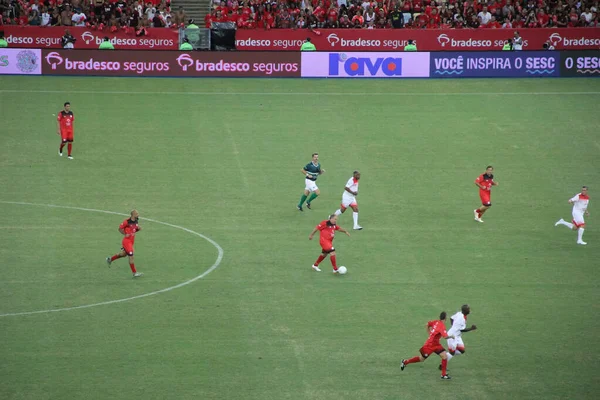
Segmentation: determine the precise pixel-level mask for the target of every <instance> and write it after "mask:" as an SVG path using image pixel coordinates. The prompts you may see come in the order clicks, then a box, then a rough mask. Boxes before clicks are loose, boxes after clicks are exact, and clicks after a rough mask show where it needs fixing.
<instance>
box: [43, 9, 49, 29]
mask: <svg viewBox="0 0 600 400" xmlns="http://www.w3.org/2000/svg"><path fill="white" fill-rule="evenodd" d="M50 20H51V19H50V14H49V13H48V8H47V7H43V8H42V26H50Z"/></svg>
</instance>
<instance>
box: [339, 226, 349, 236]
mask: <svg viewBox="0 0 600 400" xmlns="http://www.w3.org/2000/svg"><path fill="white" fill-rule="evenodd" d="M339 228H340V229H339V231H340V232H342V233H345V234H346V236H348V237H349V236H350V232H348V231H347V230H345V229H344V228H342V227H341V226H340V227H339Z"/></svg>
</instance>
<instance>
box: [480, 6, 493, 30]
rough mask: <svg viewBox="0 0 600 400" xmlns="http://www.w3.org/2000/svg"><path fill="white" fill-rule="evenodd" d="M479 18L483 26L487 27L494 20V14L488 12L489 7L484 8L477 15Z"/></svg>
mask: <svg viewBox="0 0 600 400" xmlns="http://www.w3.org/2000/svg"><path fill="white" fill-rule="evenodd" d="M477 17H479V22H480V24H481V25H487V24H488V23H489V22H490V21H491V19H492V14H490V12H489V11H488V8H487V6H483V10H482V11H480V12H479V14H477Z"/></svg>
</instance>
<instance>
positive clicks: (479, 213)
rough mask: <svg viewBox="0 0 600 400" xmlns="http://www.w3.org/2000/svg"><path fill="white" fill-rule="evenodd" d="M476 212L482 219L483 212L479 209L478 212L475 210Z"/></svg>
mask: <svg viewBox="0 0 600 400" xmlns="http://www.w3.org/2000/svg"><path fill="white" fill-rule="evenodd" d="M475 212H476V213H477V216H478V217H479V218H481V210H480V209H479V208H478V209H477V210H475Z"/></svg>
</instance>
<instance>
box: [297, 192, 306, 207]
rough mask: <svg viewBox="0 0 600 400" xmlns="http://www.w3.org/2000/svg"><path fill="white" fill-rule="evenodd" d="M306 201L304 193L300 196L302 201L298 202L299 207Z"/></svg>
mask: <svg viewBox="0 0 600 400" xmlns="http://www.w3.org/2000/svg"><path fill="white" fill-rule="evenodd" d="M305 201H306V195H305V194H303V195H302V197H300V203H298V207H302V204H304V202H305Z"/></svg>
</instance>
